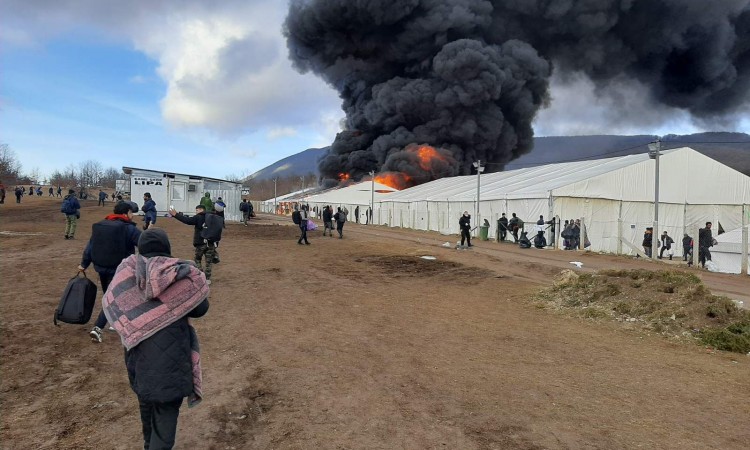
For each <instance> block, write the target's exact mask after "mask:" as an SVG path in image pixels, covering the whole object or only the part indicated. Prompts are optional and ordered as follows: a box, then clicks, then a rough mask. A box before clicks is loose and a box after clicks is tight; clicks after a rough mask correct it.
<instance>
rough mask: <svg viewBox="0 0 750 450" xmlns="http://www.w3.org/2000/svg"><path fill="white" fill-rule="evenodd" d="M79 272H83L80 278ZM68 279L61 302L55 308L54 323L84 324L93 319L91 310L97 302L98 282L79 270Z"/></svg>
mask: <svg viewBox="0 0 750 450" xmlns="http://www.w3.org/2000/svg"><path fill="white" fill-rule="evenodd" d="M78 274H83V278H80V277H79V276H78ZM78 274H76V276H74V277H73V278H71V279H70V281H68V285H67V286H66V287H65V291H64V292H63V295H62V297H61V298H60V303H59V304H58V305H57V309H56V310H55V318H54V323H55V325H57V322H58V321H60V322H65V323H73V324H82V323H88V321H89V320H91V312H92V311H93V310H94V303H96V284H94V282H93V281H91V280H89V279H88V277H87V276H86V273H84V272H79V273H78Z"/></svg>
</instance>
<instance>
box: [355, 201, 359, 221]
mask: <svg viewBox="0 0 750 450" xmlns="http://www.w3.org/2000/svg"><path fill="white" fill-rule="evenodd" d="M354 223H359V205H357V206H355V207H354Z"/></svg>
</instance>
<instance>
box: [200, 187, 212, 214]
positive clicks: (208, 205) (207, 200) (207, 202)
mask: <svg viewBox="0 0 750 450" xmlns="http://www.w3.org/2000/svg"><path fill="white" fill-rule="evenodd" d="M201 205H203V210H204V211H205V212H207V213H209V212H211V211H213V210H214V202H213V201H211V194H210V193H208V192H206V193H205V194H204V195H203V198H201Z"/></svg>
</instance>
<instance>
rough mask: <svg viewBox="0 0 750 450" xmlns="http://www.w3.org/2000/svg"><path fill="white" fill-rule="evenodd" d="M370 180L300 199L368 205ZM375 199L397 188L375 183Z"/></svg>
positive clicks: (370, 187) (380, 198) (314, 201)
mask: <svg viewBox="0 0 750 450" xmlns="http://www.w3.org/2000/svg"><path fill="white" fill-rule="evenodd" d="M372 188H373V183H372V182H371V181H363V182H361V183H357V184H352V185H349V186H346V187H342V188H338V189H331V190H328V191H325V192H321V193H319V194H315V195H311V196H306V197H304V198H302V199H301V200H302V201H304V202H306V203H328V204H347V205H369V204H370V199H371V194H372V193H371V189H372ZM374 189H375V201H379V200H382V199H383V198H385V197H386V196H388V195H393V193H395V192H398V190H396V189H394V188H392V187H390V186H386V185H385V184H382V183H377V182H376V183H375V185H374Z"/></svg>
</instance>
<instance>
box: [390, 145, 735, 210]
mask: <svg viewBox="0 0 750 450" xmlns="http://www.w3.org/2000/svg"><path fill="white" fill-rule="evenodd" d="M659 172H660V182H659V185H660V199H661V201H663V202H673V203H691V204H735V205H736V204H743V202H744V203H750V177H748V176H746V175H744V174H742V173H740V172H738V171H736V170H734V169H731V168H730V167H727V166H725V165H723V164H721V163H719V162H718V161H715V160H713V159H711V158H709V157H707V156H705V155H703V154H701V153H698V152H696V151H695V150H693V149H690V148H680V149H674V150H667V151H664V152H662V155H661V158H660V171H659ZM654 173H655V162H654V160H652V159H650V158H649V156H648V154H645V153H642V154H637V155H627V156H620V157H615V158H606V159H598V160H591V161H576V162H567V163H558V164H548V165H544V166H539V167H533V168H527V169H517V170H510V171H505V172H497V173H490V174H487V175H482V176H481V192H480V198H481V200H482V201H490V200H499V199H531V198H548V197H549V196H550V195H552V196H556V197H586V198H608V199H615V200H625V201H653V199H654ZM476 191H477V177H476V176H475V175H469V176H459V177H451V178H442V179H439V180H435V181H431V182H429V183H425V184H422V185H419V186H415V187H413V188H409V189H405V190H403V191H400V192H397V193H394V194H391V195H389V196H388V197H387V198H386V201H393V202H413V201H451V202H455V201H464V202H466V201H475V200H476Z"/></svg>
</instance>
